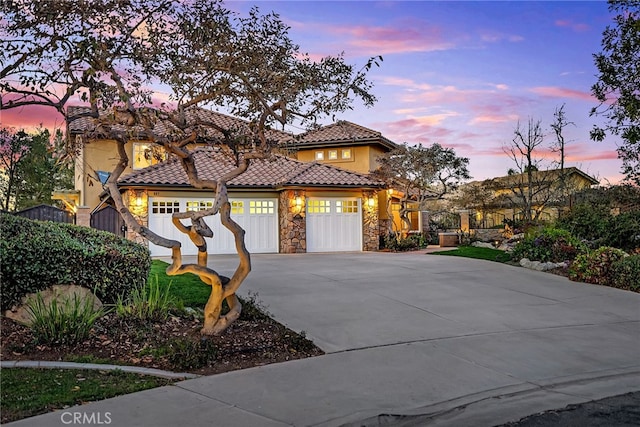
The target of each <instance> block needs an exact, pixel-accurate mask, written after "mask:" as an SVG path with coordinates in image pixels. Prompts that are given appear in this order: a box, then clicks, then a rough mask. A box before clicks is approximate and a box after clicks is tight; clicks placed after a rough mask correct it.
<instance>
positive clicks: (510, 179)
mask: <svg viewBox="0 0 640 427" xmlns="http://www.w3.org/2000/svg"><path fill="white" fill-rule="evenodd" d="M543 143H544V132H543V130H542V123H541V121H540V120H534V119H533V118H529V121H528V123H527V126H526V127H525V126H523V125H522V124H521V123H520V122H518V124H517V125H516V128H515V130H514V131H513V139H512V140H511V142H510V143H509V144H505V145H504V146H503V151H504V152H505V154H507V155H508V156H509V157H510V158H511V160H513V162H514V164H515V168H512V169H509V173H508V174H507V176H506V177H503V178H498V179H493V180H488V181H486V184H487V186H489V187H490V188H493V189H494V190H498V191H499V190H507V192H506V193H503V194H502V197H504V198H506V199H507V200H509V201H510V202H511V204H512V205H513V206H514V207H516V208H517V209H518V210H519V212H520V214H521V216H522V219H523V220H524V221H527V222H530V221H534V220H537V219H538V218H539V216H540V214H541V213H542V210H543V209H544V206H545V205H546V204H547V203H548V202H549V201H550V200H551V195H552V191H551V190H552V186H553V183H554V181H555V180H556V179H557V177H555V175H552V174H548V173H543V172H541V169H542V167H543V166H542V159H541V158H540V157H538V155H539V151H541V149H542V148H543V147H544V146H543ZM534 207H536V208H537V209H534Z"/></svg>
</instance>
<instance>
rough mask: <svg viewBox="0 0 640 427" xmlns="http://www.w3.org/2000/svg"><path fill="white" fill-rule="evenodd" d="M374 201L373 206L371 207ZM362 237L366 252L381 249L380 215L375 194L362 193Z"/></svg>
mask: <svg viewBox="0 0 640 427" xmlns="http://www.w3.org/2000/svg"><path fill="white" fill-rule="evenodd" d="M369 200H373V201H374V203H373V206H369ZM362 237H363V247H362V249H363V250H365V251H377V250H378V249H380V219H379V215H378V196H377V194H376V193H375V192H370V191H363V192H362Z"/></svg>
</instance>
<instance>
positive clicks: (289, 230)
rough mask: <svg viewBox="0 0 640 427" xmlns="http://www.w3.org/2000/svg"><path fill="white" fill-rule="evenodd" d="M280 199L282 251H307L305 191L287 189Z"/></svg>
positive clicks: (287, 252)
mask: <svg viewBox="0 0 640 427" xmlns="http://www.w3.org/2000/svg"><path fill="white" fill-rule="evenodd" d="M296 194H297V195H296ZM279 199H280V200H279V203H278V210H279V212H278V218H279V222H280V253H285V254H293V253H305V252H307V219H306V196H305V194H304V192H303V191H294V190H285V191H282V192H281V193H280V197H279Z"/></svg>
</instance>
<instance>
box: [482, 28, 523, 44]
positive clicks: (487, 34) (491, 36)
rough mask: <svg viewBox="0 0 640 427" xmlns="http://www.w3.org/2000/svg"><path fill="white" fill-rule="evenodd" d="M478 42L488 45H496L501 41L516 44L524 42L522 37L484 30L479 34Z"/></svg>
mask: <svg viewBox="0 0 640 427" xmlns="http://www.w3.org/2000/svg"><path fill="white" fill-rule="evenodd" d="M480 40H482V41H483V42H488V43H497V42H501V41H503V40H506V41H509V42H512V43H516V42H521V41H523V40H524V37H522V36H519V35H517V34H505V33H500V32H496V31H489V30H485V31H482V32H481V33H480Z"/></svg>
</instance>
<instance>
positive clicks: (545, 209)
mask: <svg viewBox="0 0 640 427" xmlns="http://www.w3.org/2000/svg"><path fill="white" fill-rule="evenodd" d="M529 183H531V185H529ZM596 184H598V180H597V179H595V178H594V177H592V176H590V175H588V174H587V173H585V172H583V171H581V170H580V169H578V168H576V167H569V168H565V169H562V170H561V169H552V170H543V171H534V172H533V173H532V176H531V181H529V178H528V175H527V174H526V173H512V174H509V175H505V176H500V177H496V178H491V179H487V180H484V181H473V182H470V183H467V184H465V185H464V186H463V187H462V188H461V191H463V192H466V193H467V195H468V198H469V199H470V200H471V202H470V203H469V204H468V205H467V206H465V207H466V208H470V209H469V211H468V213H469V214H471V215H472V216H471V217H470V218H469V219H470V220H471V223H472V224H473V223H475V224H482V225H484V227H490V226H492V225H493V226H499V225H501V224H503V223H504V220H512V221H518V220H521V219H523V217H524V216H525V215H524V214H525V212H524V210H525V209H527V208H529V209H530V210H531V212H530V215H531V218H534V219H536V220H540V221H549V220H553V219H556V218H558V216H559V215H560V213H561V212H562V210H563V209H565V208H566V207H568V206H569V205H570V202H571V196H572V195H573V194H574V193H576V192H578V191H580V190H582V189H585V188H589V187H591V186H593V185H596ZM529 187H531V188H529ZM529 190H531V191H529ZM469 196H470V197H469ZM484 227H482V228H484ZM463 228H464V227H463ZM471 228H473V227H471Z"/></svg>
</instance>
